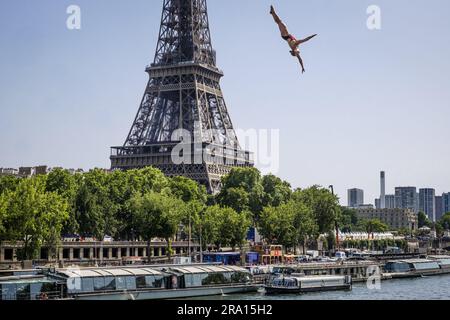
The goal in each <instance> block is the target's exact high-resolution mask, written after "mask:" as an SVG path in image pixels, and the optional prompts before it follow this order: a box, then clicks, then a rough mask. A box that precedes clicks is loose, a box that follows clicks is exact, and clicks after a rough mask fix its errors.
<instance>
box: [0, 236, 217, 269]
mask: <svg viewBox="0 0 450 320" xmlns="http://www.w3.org/2000/svg"><path fill="white" fill-rule="evenodd" d="M171 246H172V249H173V254H172V255H171V258H174V257H186V256H199V255H200V245H199V244H197V243H194V242H190V243H189V242H188V241H174V242H172V244H171ZM23 247H24V243H23V242H21V241H17V242H8V241H3V242H0V270H2V269H3V270H8V269H21V268H22V269H23V268H25V269H26V268H32V267H33V266H47V265H57V266H59V267H64V266H67V265H79V266H85V267H92V266H117V265H126V264H144V263H147V262H148V260H149V258H150V261H151V262H152V263H167V260H168V252H167V242H166V241H152V242H151V244H150V251H149V250H148V248H149V246H148V243H147V242H145V241H110V242H108V241H86V242H85V241H63V242H61V243H60V244H59V245H58V246H57V247H56V250H55V251H56V254H55V253H52V252H51V251H52V249H51V248H49V247H46V246H44V247H43V248H42V249H41V250H40V252H39V253H38V256H37V258H36V259H35V260H33V261H28V262H24V261H20V258H19V257H20V251H21V250H22V249H23ZM208 249H209V250H212V248H208ZM149 256H150V257H149Z"/></svg>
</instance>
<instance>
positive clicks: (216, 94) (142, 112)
mask: <svg viewBox="0 0 450 320" xmlns="http://www.w3.org/2000/svg"><path fill="white" fill-rule="evenodd" d="M146 72H147V73H148V74H149V77H150V80H149V82H148V84H147V87H146V90H145V93H144V97H143V99H142V102H141V105H140V107H139V110H138V112H137V115H136V118H135V120H134V122H133V125H132V127H131V130H130V132H129V134H128V137H127V139H126V141H125V144H124V145H123V146H121V147H113V148H112V151H111V164H112V165H111V166H112V169H123V170H128V169H135V168H142V167H146V166H153V167H156V168H159V169H161V170H162V171H163V172H164V173H165V174H166V175H168V176H180V175H181V176H186V177H188V178H191V179H194V180H196V181H198V182H199V183H201V184H204V185H205V186H206V187H207V189H208V190H209V192H212V193H215V192H217V191H218V190H219V189H220V179H221V177H222V176H223V175H225V174H227V173H229V172H230V170H231V168H233V167H236V166H253V162H252V160H251V154H250V153H249V152H247V151H243V150H242V149H241V147H240V145H239V142H238V139H237V136H236V133H235V130H234V128H233V123H232V121H231V118H230V116H229V114H228V110H227V107H226V104H225V100H224V97H223V94H222V90H221V88H220V79H221V78H222V77H223V73H222V72H221V71H220V70H219V69H218V68H217V66H216V53H215V51H214V50H213V48H212V44H211V34H210V30H209V21H208V12H207V5H206V0H164V4H163V11H162V18H161V27H160V32H159V39H158V44H157V47H156V54H155V59H154V62H153V63H152V64H151V65H150V66H149V67H147V69H146ZM187 134H188V136H187ZM186 137H189V139H187V138H186ZM180 146H182V148H181V149H182V151H181V152H180V151H179V149H180ZM174 154H177V155H178V156H181V157H182V159H183V161H181V162H180V161H178V160H174V157H173V155H174Z"/></svg>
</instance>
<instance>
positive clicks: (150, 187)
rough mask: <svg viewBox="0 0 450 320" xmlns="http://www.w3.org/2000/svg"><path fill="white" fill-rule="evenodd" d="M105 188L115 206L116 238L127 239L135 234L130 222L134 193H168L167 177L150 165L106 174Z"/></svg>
mask: <svg viewBox="0 0 450 320" xmlns="http://www.w3.org/2000/svg"><path fill="white" fill-rule="evenodd" d="M107 189H108V191H107V192H108V193H109V198H110V200H111V202H112V204H113V205H114V208H115V219H116V221H117V225H116V238H120V239H127V240H129V239H130V238H133V237H134V236H135V230H134V229H133V227H132V224H131V223H130V221H131V219H132V211H131V208H130V200H131V199H132V198H133V197H134V196H135V195H136V194H141V195H142V194H145V193H148V192H155V193H165V194H169V193H170V189H169V182H168V178H167V177H166V176H164V174H163V173H162V172H161V171H160V170H158V169H156V168H152V167H147V168H144V169H136V170H127V171H120V170H116V171H114V172H113V173H111V174H109V175H108V179H107Z"/></svg>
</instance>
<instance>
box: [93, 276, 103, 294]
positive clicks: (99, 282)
mask: <svg viewBox="0 0 450 320" xmlns="http://www.w3.org/2000/svg"><path fill="white" fill-rule="evenodd" d="M94 290H95V291H103V290H105V279H104V278H103V277H95V278H94Z"/></svg>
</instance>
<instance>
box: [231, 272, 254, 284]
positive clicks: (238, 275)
mask: <svg viewBox="0 0 450 320" xmlns="http://www.w3.org/2000/svg"><path fill="white" fill-rule="evenodd" d="M249 280H250V275H249V274H248V273H246V272H235V273H233V275H232V276H231V282H232V283H246V282H248V281H249Z"/></svg>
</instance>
